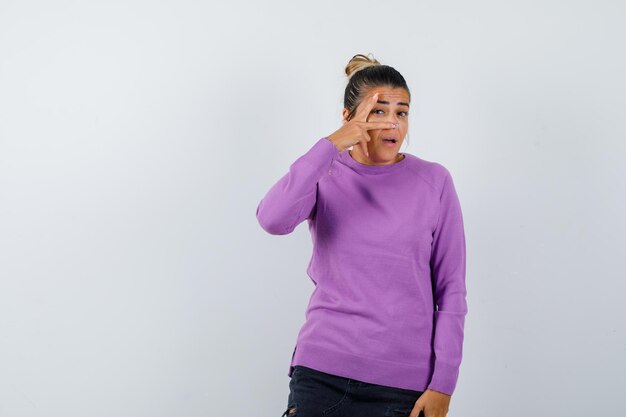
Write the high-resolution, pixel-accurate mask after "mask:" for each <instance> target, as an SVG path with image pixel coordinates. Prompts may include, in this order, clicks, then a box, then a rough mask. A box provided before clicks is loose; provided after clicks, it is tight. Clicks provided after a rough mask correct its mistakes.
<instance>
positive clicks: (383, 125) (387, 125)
mask: <svg viewBox="0 0 626 417" xmlns="http://www.w3.org/2000/svg"><path fill="white" fill-rule="evenodd" d="M361 126H363V127H364V128H365V129H366V130H371V129H395V128H396V127H397V125H396V124H395V123H392V122H361Z"/></svg>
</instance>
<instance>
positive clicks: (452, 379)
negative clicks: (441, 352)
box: [428, 361, 459, 395]
mask: <svg viewBox="0 0 626 417" xmlns="http://www.w3.org/2000/svg"><path fill="white" fill-rule="evenodd" d="M458 377H459V368H458V367H457V366H451V365H448V364H446V363H443V362H437V361H435V370H434V372H433V376H432V378H431V380H430V384H428V389H432V390H435V391H439V392H442V393H444V394H448V395H452V393H453V392H454V388H455V387H456V383H457V380H458Z"/></svg>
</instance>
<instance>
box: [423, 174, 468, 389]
mask: <svg viewBox="0 0 626 417" xmlns="http://www.w3.org/2000/svg"><path fill="white" fill-rule="evenodd" d="M445 171H446V175H445V179H444V181H443V186H442V188H441V197H440V209H439V220H438V221H437V227H436V228H435V231H434V234H433V246H432V252H431V259H430V267H431V279H432V283H433V289H434V301H435V304H436V306H437V309H436V311H435V313H434V314H435V323H434V325H435V332H434V340H433V348H434V351H435V369H434V371H433V375H432V378H431V381H430V383H429V385H428V388H429V389H431V390H435V391H439V392H440V393H443V394H447V395H452V393H453V392H454V388H455V387H456V382H457V379H458V375H459V367H460V365H461V358H462V353H463V329H464V325H465V316H466V314H467V301H466V295H467V291H466V288H465V230H464V227H463V215H462V212H461V205H460V203H459V198H458V196H457V193H456V189H455V187H454V182H453V181H452V176H451V175H450V172H449V171H448V170H447V169H445Z"/></svg>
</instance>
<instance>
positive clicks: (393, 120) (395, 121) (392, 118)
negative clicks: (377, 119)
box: [387, 114, 400, 128]
mask: <svg viewBox="0 0 626 417" xmlns="http://www.w3.org/2000/svg"><path fill="white" fill-rule="evenodd" d="M387 120H388V121H390V122H391V123H393V124H395V125H396V128H397V127H398V126H400V122H398V117H397V116H396V115H395V114H390V115H389V117H388V118H387Z"/></svg>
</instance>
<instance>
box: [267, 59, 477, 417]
mask: <svg viewBox="0 0 626 417" xmlns="http://www.w3.org/2000/svg"><path fill="white" fill-rule="evenodd" d="M345 71H346V74H347V76H348V85H347V86H346V89H345V94H344V109H343V125H342V127H341V128H339V129H338V130H337V131H335V132H333V133H332V134H330V135H328V136H325V137H322V138H320V139H319V140H318V141H317V142H316V143H315V144H314V145H313V146H312V147H311V148H310V149H309V151H307V152H306V153H305V154H304V155H302V156H301V157H299V158H298V159H297V160H296V161H295V162H293V163H292V164H291V166H290V168H289V172H288V173H287V174H285V175H284V176H283V177H282V178H281V179H280V180H279V181H278V182H277V183H276V184H274V185H273V186H272V188H271V189H270V190H269V191H268V192H267V194H266V195H265V197H264V198H263V199H262V200H261V201H260V203H259V205H258V207H257V211H256V215H257V219H258V221H259V224H260V225H261V226H262V227H263V229H264V230H266V231H267V232H268V233H271V234H274V235H284V234H288V233H291V232H292V231H293V230H294V229H295V227H296V226H297V225H298V224H300V223H302V222H303V221H304V220H305V219H306V220H308V225H309V230H310V232H311V237H312V239H313V255H312V258H311V261H310V263H309V265H308V268H307V274H308V275H309V277H310V278H311V280H312V281H313V283H314V284H315V289H314V290H313V293H312V295H311V298H310V301H309V305H308V307H307V310H306V321H305V323H304V324H303V326H302V328H301V329H300V332H299V334H298V338H297V341H296V345H295V348H294V352H293V355H292V359H291V364H290V366H289V371H288V376H290V377H291V379H290V382H289V388H290V392H289V397H288V400H287V402H288V404H287V410H286V411H285V412H284V413H283V416H288V417H327V416H333V417H370V416H371V417H374V416H376V417H382V416H410V417H418V416H425V417H444V416H445V415H446V414H447V412H448V407H449V403H450V398H451V395H452V393H453V391H454V389H455V386H456V382H457V378H458V373H459V367H460V364H461V357H462V344H463V331H464V323H465V316H466V314H467V303H466V288H465V233H464V228H463V218H462V213H461V207H460V204H459V200H458V197H457V194H456V191H455V187H454V183H453V181H452V177H451V175H450V172H449V171H448V170H447V169H446V168H445V167H444V166H443V165H441V164H439V163H437V162H431V161H427V160H424V159H421V158H419V157H417V156H415V155H412V154H410V153H406V152H404V153H403V152H400V147H401V146H402V143H403V142H404V139H405V136H406V133H407V131H408V127H409V107H410V100H411V95H410V91H409V88H408V87H407V84H406V82H405V80H404V78H403V77H402V75H401V74H400V73H399V72H398V71H396V70H395V69H394V68H392V67H390V66H387V65H381V64H380V63H379V62H378V61H377V60H376V59H374V58H373V57H372V56H371V55H369V56H365V55H360V54H359V55H355V56H354V57H353V58H352V59H351V60H350V62H349V63H348V65H347V66H346V69H345ZM351 146H353V148H352V150H349V149H348V148H350V147H351Z"/></svg>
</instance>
